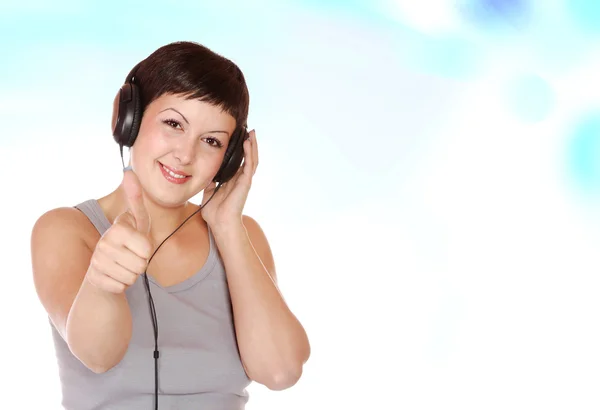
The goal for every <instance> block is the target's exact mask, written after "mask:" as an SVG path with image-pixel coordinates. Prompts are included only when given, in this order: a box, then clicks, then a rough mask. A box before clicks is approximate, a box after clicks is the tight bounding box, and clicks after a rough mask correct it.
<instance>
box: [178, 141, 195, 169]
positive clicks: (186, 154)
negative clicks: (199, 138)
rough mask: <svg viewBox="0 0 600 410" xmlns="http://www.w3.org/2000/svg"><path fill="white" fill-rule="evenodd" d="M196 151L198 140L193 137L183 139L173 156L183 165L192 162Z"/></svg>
mask: <svg viewBox="0 0 600 410" xmlns="http://www.w3.org/2000/svg"><path fill="white" fill-rule="evenodd" d="M195 153H196V141H194V139H193V138H186V139H183V138H182V139H181V140H180V141H179V142H178V144H177V145H176V146H175V150H174V152H173V156H174V157H175V158H176V159H177V160H178V161H179V163H180V164H182V165H187V164H191V163H192V162H193V161H194V158H195Z"/></svg>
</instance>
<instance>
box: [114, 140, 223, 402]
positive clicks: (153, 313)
mask: <svg viewBox="0 0 600 410" xmlns="http://www.w3.org/2000/svg"><path fill="white" fill-rule="evenodd" d="M120 149H121V162H123V168H125V161H124V159H123V146H122V145H120ZM221 186H223V185H222V184H221V183H219V184H218V185H217V186H216V187H215V190H214V192H213V193H212V195H211V196H210V198H208V200H207V201H206V203H204V204H203V205H201V206H200V207H199V208H198V209H196V210H195V211H194V212H193V213H192V214H191V215H190V216H188V217H187V218H185V219H184V221H183V222H182V223H181V224H180V225H179V226H178V227H177V228H176V229H175V230H174V231H173V232H171V234H169V236H167V237H166V238H165V239H163V241H162V242H161V243H160V245H158V246H157V247H156V249H155V250H154V252H153V253H152V255H151V256H150V259H148V263H147V264H146V271H145V272H144V273H143V276H144V284H145V287H146V293H147V294H148V304H149V307H150V316H151V317H152V327H153V330H154V353H153V356H154V409H155V410H158V358H159V356H160V352H159V350H158V319H157V316H156V308H155V306H154V299H153V298H152V293H151V292H150V283H149V282H148V273H147V271H148V265H150V261H151V260H152V258H154V255H156V252H158V250H159V249H160V247H161V246H162V245H163V244H164V243H165V242H166V241H167V239H169V238H170V237H171V236H173V234H174V233H175V232H177V231H178V230H179V228H181V227H182V226H183V224H185V223H186V222H187V221H188V220H189V219H190V218H191V217H192V216H194V215H196V214H197V213H198V212H199V211H201V210H202V208H204V207H205V206H206V205H207V204H208V203H209V202H210V200H211V199H212V198H213V196H215V194H216V193H217V191H218V190H219V188H221Z"/></svg>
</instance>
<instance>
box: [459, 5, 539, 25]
mask: <svg viewBox="0 0 600 410" xmlns="http://www.w3.org/2000/svg"><path fill="white" fill-rule="evenodd" d="M461 11H462V14H463V15H464V16H465V18H466V19H467V20H468V21H470V22H472V23H474V24H476V25H478V26H483V27H485V28H486V29H501V28H506V27H511V28H522V27H523V26H524V25H525V24H527V23H528V22H529V19H530V15H531V13H530V11H531V6H530V4H529V2H528V1H527V0H466V1H465V2H464V3H463V4H462V6H461Z"/></svg>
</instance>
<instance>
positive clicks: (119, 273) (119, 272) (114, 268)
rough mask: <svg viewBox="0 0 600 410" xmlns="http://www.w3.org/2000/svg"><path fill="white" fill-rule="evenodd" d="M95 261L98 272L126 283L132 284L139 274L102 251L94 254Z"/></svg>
mask: <svg viewBox="0 0 600 410" xmlns="http://www.w3.org/2000/svg"><path fill="white" fill-rule="evenodd" d="M94 262H95V263H94V267H95V269H96V271H97V273H100V274H101V275H102V276H106V277H108V278H110V279H112V280H115V281H117V282H120V283H122V284H124V285H127V286H130V285H132V284H133V283H134V282H135V280H136V279H137V276H138V275H137V274H135V273H134V272H131V271H130V270H129V269H127V268H125V267H123V266H121V265H119V264H118V263H117V262H115V261H114V260H112V259H111V258H110V257H109V256H108V255H106V254H103V253H100V254H97V255H94ZM105 283H107V282H105Z"/></svg>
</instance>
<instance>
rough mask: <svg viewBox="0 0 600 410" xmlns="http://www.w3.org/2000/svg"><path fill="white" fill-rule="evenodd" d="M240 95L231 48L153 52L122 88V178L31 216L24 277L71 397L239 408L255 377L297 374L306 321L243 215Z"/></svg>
mask: <svg viewBox="0 0 600 410" xmlns="http://www.w3.org/2000/svg"><path fill="white" fill-rule="evenodd" d="M248 100H249V99H248V90H247V87H246V83H245V80H244V76H243V75H242V73H241V71H240V70H239V68H238V67H237V66H236V65H235V64H234V63H232V62H231V61H229V60H228V59H226V58H224V57H222V56H220V55H217V54H215V53H214V52H212V51H211V50H209V49H207V48H206V47H204V46H201V45H198V44H196V43H191V42H178V43H173V44H169V45H166V46H163V47H161V48H159V49H158V50H156V51H155V52H154V53H152V54H151V55H150V56H149V57H148V58H146V59H145V60H143V61H142V62H141V63H140V64H138V66H136V67H135V68H134V70H132V73H130V75H129V76H128V77H127V79H126V83H125V85H124V86H123V87H122V88H121V90H120V91H119V93H118V94H117V98H115V104H114V107H113V109H114V112H113V133H114V137H115V140H117V142H119V143H120V145H121V150H122V148H123V145H125V146H128V145H130V146H131V148H130V154H131V155H130V164H129V166H128V167H127V168H125V169H124V175H123V181H122V183H121V184H120V185H119V186H118V187H117V188H116V189H115V190H114V191H112V192H110V193H109V194H108V195H105V196H103V197H101V198H99V199H97V200H96V199H90V200H87V201H84V202H82V203H80V204H79V205H77V206H76V207H64V208H57V209H53V210H51V211H48V212H46V213H45V214H44V215H42V216H41V217H40V218H39V219H38V220H37V222H36V224H35V226H34V228H33V231H32V240H31V253H32V265H33V275H34V281H35V286H36V290H37V293H38V296H39V299H40V301H41V303H42V305H43V306H44V308H45V309H46V311H47V312H48V316H49V320H50V323H51V328H52V333H53V336H54V343H55V348H56V353H57V359H58V365H59V374H60V380H61V384H62V392H63V406H64V407H65V408H66V409H92V408H94V409H104V408H106V409H149V408H151V406H153V407H154V408H159V405H160V408H169V409H171V408H178V409H200V408H202V409H226V410H229V409H243V408H244V406H245V403H246V402H247V400H248V395H247V391H246V387H247V386H248V384H249V383H250V382H251V380H254V381H256V382H258V383H261V384H263V385H265V386H267V387H268V388H270V389H273V390H281V389H285V388H288V387H290V386H292V385H293V384H295V383H296V382H297V380H298V379H299V377H300V375H301V373H302V366H303V364H304V363H305V362H306V361H307V360H308V357H309V354H310V347H309V343H308V339H307V336H306V333H305V331H304V329H303V327H302V325H301V324H300V323H299V322H298V320H297V319H296V318H295V316H294V315H293V313H292V312H291V311H290V310H289V308H288V307H287V305H286V303H285V301H284V300H283V298H282V296H281V294H280V293H279V291H278V288H277V284H276V274H275V266H274V262H273V256H272V253H271V250H270V247H269V243H268V241H267V239H266V238H265V235H264V233H263V231H262V230H261V228H260V226H259V224H258V223H257V222H256V221H255V220H254V219H252V218H251V217H249V216H246V215H243V214H242V210H243V207H244V203H245V200H246V198H247V195H248V192H249V189H250V186H251V181H252V177H253V175H254V173H255V171H256V167H257V165H258V150H257V143H256V134H255V132H254V131H251V132H249V133H247V132H246V130H245V123H246V119H247V116H248ZM136 104H137V105H136ZM140 117H141V119H140ZM242 157H243V164H242V165H241V167H240V166H239V164H240V163H241V162H242V161H241V158H242ZM236 161H237V162H236ZM232 170H233V171H232ZM226 174H227V175H226ZM223 182H225V183H224V184H223ZM217 183H218V185H217ZM200 191H203V200H202V204H203V205H202V206H197V205H194V204H192V203H190V202H189V200H190V198H192V197H193V196H195V195H196V194H198V193H200ZM167 239H168V240H167ZM140 276H142V277H141V278H140Z"/></svg>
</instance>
